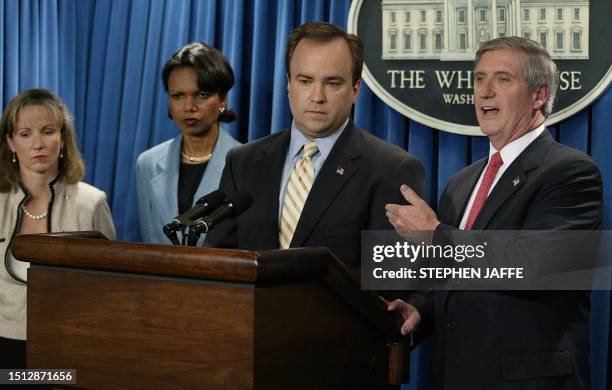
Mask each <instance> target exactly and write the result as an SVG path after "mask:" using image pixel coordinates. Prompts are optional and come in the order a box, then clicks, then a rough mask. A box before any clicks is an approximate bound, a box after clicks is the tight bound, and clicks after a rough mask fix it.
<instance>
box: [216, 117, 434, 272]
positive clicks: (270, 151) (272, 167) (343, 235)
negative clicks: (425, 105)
mask: <svg viewBox="0 0 612 390" xmlns="http://www.w3.org/2000/svg"><path fill="white" fill-rule="evenodd" d="M289 141H290V130H286V131H284V132H281V133H277V134H272V135H269V136H267V137H264V138H262V139H259V140H257V141H253V142H250V143H249V144H246V145H243V146H241V147H238V148H235V149H234V150H232V151H231V152H230V153H229V154H228V155H227V162H226V165H225V169H224V171H223V175H222V178H221V183H220V187H219V188H220V189H221V190H223V191H225V192H226V193H229V192H233V191H237V190H245V191H248V192H249V193H251V195H252V196H253V205H252V206H251V207H250V208H249V209H248V210H246V211H245V212H244V213H243V214H242V215H241V216H240V217H238V218H237V219H236V220H230V221H225V222H223V223H221V224H219V225H217V226H216V227H215V228H214V229H213V230H211V232H210V233H209V234H208V236H207V241H208V244H209V245H210V246H215V247H229V248H240V249H249V250H267V249H277V248H278V247H279V241H278V210H279V193H280V186H281V175H282V170H283V165H284V163H285V155H286V153H287V149H288V146H289ZM339 169H340V170H342V169H343V172H342V174H341V173H339V172H338V170H339ZM402 184H408V185H409V186H411V187H412V188H413V189H414V190H415V191H416V192H417V193H418V194H420V195H421V196H423V194H424V192H425V173H424V168H423V165H422V163H421V162H420V160H418V159H417V158H416V157H414V156H412V155H410V154H408V153H407V152H406V151H405V150H403V149H401V148H399V147H396V146H393V145H391V144H389V143H387V142H384V141H382V140H380V139H378V138H376V137H375V136H373V135H371V134H368V133H366V132H364V131H362V130H360V129H359V128H357V127H356V126H355V125H354V124H353V123H352V122H349V124H348V125H347V127H346V128H345V129H344V131H343V133H342V134H341V135H340V137H339V138H338V140H337V141H336V143H335V144H334V147H333V148H332V150H331V152H330V154H329V156H328V157H327V159H326V160H325V162H324V164H323V166H322V167H321V170H320V171H319V173H318V175H317V177H316V179H315V182H314V184H313V186H312V188H311V190H310V193H309V195H308V199H307V200H306V204H305V205H304V209H303V210H302V214H301V216H300V219H299V222H298V225H297V229H296V231H295V234H294V236H293V240H292V241H291V247H317V246H321V247H328V248H329V249H331V250H332V252H334V254H336V256H338V257H339V258H340V259H341V260H342V261H344V263H345V264H346V265H347V266H349V267H358V266H359V264H360V240H361V231H362V230H367V229H393V227H392V226H391V225H390V224H389V222H388V220H387V217H386V216H385V204H387V203H398V204H406V201H405V200H404V199H403V197H402V195H401V193H400V190H399V188H400V186H401V185H402Z"/></svg>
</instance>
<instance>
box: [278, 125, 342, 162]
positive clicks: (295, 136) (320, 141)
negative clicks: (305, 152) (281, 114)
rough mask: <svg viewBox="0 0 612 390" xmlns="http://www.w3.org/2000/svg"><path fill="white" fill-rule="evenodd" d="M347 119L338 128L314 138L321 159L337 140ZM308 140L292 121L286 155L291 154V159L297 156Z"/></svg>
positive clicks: (327, 153)
mask: <svg viewBox="0 0 612 390" xmlns="http://www.w3.org/2000/svg"><path fill="white" fill-rule="evenodd" d="M348 121H349V120H348V118H347V119H346V121H344V123H343V124H342V125H341V126H340V127H339V128H338V129H336V130H334V131H332V132H331V133H330V134H328V135H326V136H325V137H317V138H315V139H314V140H315V141H316V143H317V147H318V148H319V152H318V153H321V155H322V157H323V160H325V159H327V156H328V155H329V153H330V152H331V150H332V148H333V147H334V144H335V143H336V141H337V140H338V137H340V135H341V134H342V132H343V131H344V129H345V128H346V126H347V124H348ZM308 141H309V139H308V138H307V137H306V136H305V135H304V134H302V132H301V131H299V130H298V128H297V127H296V126H295V121H293V122H292V123H291V141H290V142H289V150H288V151H287V155H288V156H291V160H292V161H293V160H295V159H297V158H299V156H300V154H301V151H302V147H303V146H304V144H305V143H306V142H308ZM318 153H317V154H318Z"/></svg>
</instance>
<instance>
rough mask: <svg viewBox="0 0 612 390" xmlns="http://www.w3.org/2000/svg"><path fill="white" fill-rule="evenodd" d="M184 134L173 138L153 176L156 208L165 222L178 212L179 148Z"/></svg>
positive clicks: (152, 195) (154, 205)
mask: <svg viewBox="0 0 612 390" xmlns="http://www.w3.org/2000/svg"><path fill="white" fill-rule="evenodd" d="M181 142H182V136H178V137H176V138H174V139H173V140H172V142H171V143H170V145H169V146H168V148H167V149H166V154H165V155H161V156H160V158H159V160H158V162H157V164H156V167H155V168H156V169H155V171H156V174H155V176H153V177H152V178H151V185H152V188H154V189H155V191H153V192H152V194H151V199H152V203H153V208H154V210H158V212H159V215H160V216H161V218H162V221H163V222H164V223H167V222H168V221H170V219H172V218H174V217H175V216H176V215H177V214H178V176H179V149H180V147H181Z"/></svg>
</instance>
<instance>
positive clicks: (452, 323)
mask: <svg viewBox="0 0 612 390" xmlns="http://www.w3.org/2000/svg"><path fill="white" fill-rule="evenodd" d="M455 326H457V323H456V322H455V320H448V322H447V323H446V327H447V328H448V329H455Z"/></svg>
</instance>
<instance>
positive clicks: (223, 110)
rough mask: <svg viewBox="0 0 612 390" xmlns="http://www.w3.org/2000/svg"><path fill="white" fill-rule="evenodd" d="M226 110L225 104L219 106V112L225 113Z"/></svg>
mask: <svg viewBox="0 0 612 390" xmlns="http://www.w3.org/2000/svg"><path fill="white" fill-rule="evenodd" d="M224 112H225V106H221V107H220V108H219V114H223V113H224Z"/></svg>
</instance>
